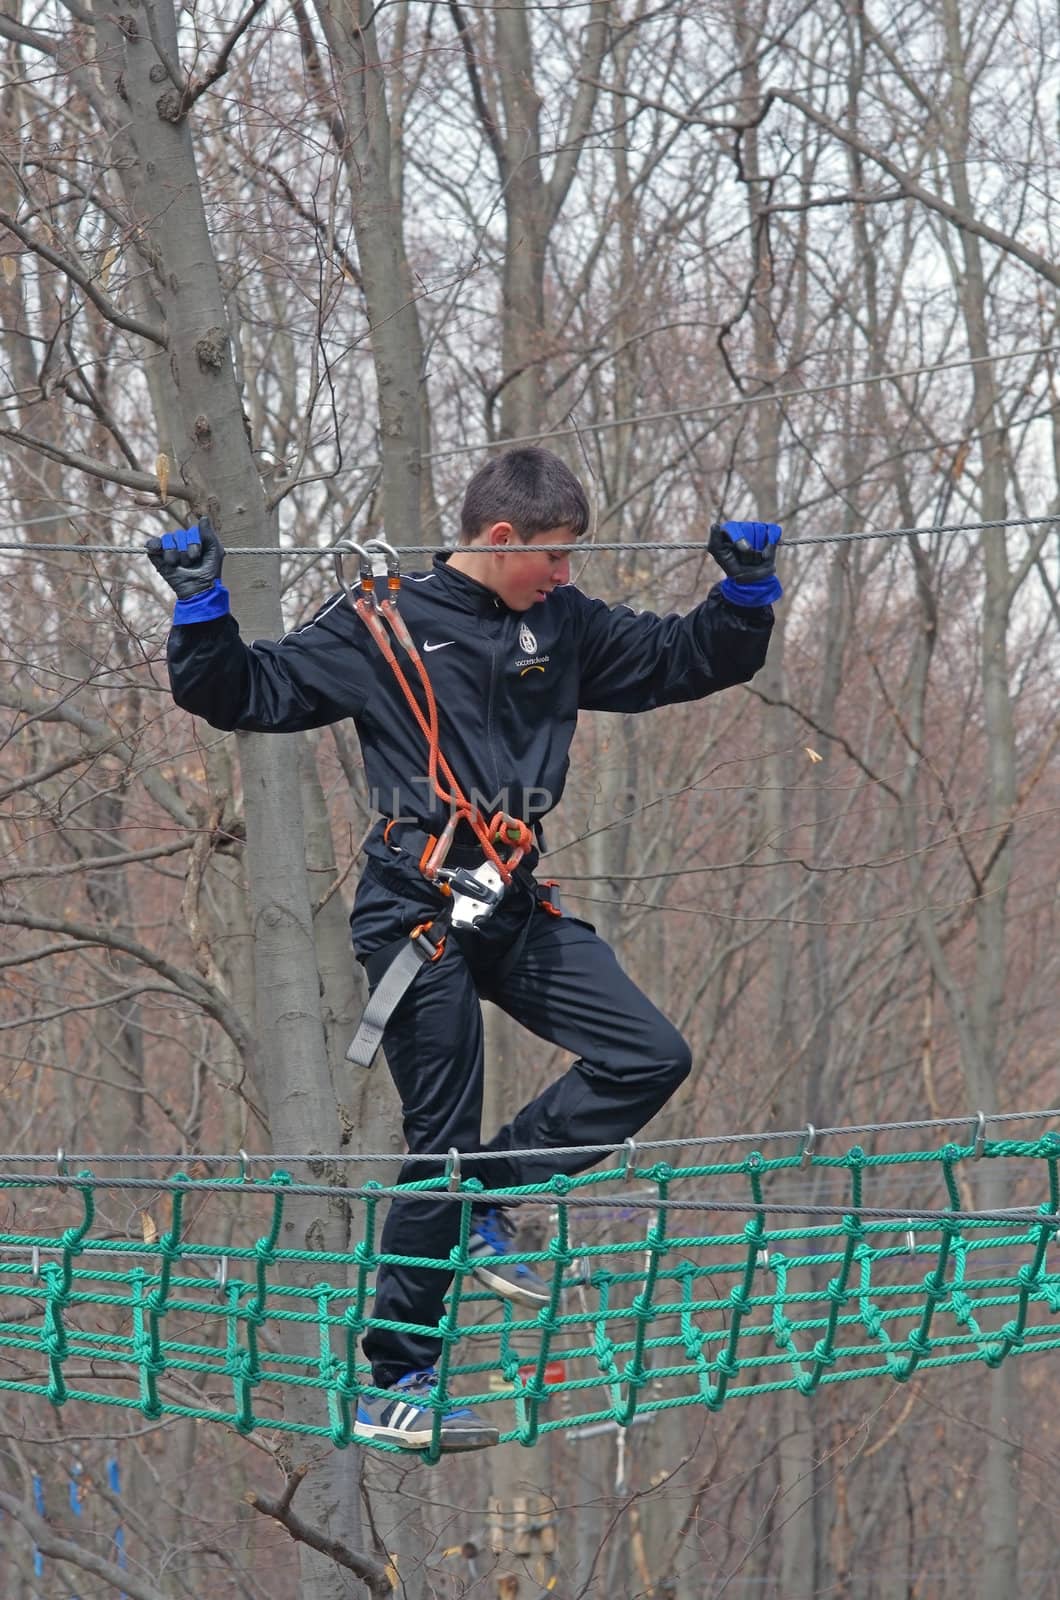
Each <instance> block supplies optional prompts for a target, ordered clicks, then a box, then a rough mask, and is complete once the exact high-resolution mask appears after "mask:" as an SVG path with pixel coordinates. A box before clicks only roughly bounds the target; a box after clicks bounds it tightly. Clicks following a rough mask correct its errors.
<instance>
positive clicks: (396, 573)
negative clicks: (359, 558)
mask: <svg viewBox="0 0 1060 1600" xmlns="http://www.w3.org/2000/svg"><path fill="white" fill-rule="evenodd" d="M364 551H365V554H366V555H367V556H368V557H369V559H370V558H371V557H372V556H374V555H380V556H382V558H383V560H384V561H385V562H386V572H387V577H388V578H399V577H400V576H401V561H400V558H399V556H398V553H397V551H396V550H395V549H394V546H393V545H392V544H389V543H388V542H387V540H386V539H384V538H383V537H382V535H380V536H379V537H378V538H376V539H366V540H365V542H364Z"/></svg>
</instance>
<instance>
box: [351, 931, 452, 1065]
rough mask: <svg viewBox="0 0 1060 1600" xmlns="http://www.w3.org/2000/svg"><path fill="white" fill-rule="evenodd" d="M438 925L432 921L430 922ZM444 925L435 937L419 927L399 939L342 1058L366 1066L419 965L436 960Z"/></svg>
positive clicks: (441, 942) (431, 932) (439, 952)
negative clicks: (396, 949) (397, 946)
mask: <svg viewBox="0 0 1060 1600" xmlns="http://www.w3.org/2000/svg"><path fill="white" fill-rule="evenodd" d="M434 926H435V927H438V926H439V924H438V922H437V921H436V922H435V924H434ZM445 933H446V930H445V926H444V924H443V925H442V926H441V931H440V932H439V934H438V936H437V937H435V934H434V928H421V929H419V931H417V932H414V933H412V934H410V935H409V937H408V938H407V939H404V940H402V944H401V948H400V949H399V950H398V953H397V955H396V956H395V957H394V959H393V960H392V961H391V962H390V963H389V965H388V966H387V969H386V971H385V972H384V973H383V976H382V977H381V978H380V980H379V982H378V984H377V985H376V987H375V989H374V990H373V992H372V997H371V999H370V1000H369V1002H368V1004H367V1006H365V1008H364V1015H363V1016H362V1018H361V1020H360V1023H359V1025H358V1028H357V1032H356V1033H355V1034H354V1036H353V1038H352V1039H351V1041H350V1046H349V1049H348V1050H347V1051H346V1060H347V1061H352V1062H353V1064H354V1065H355V1066H358V1067H370V1066H371V1065H372V1062H373V1061H374V1060H375V1057H376V1053H377V1051H378V1049H379V1046H380V1045H381V1044H382V1042H383V1034H384V1033H385V1032H386V1025H387V1023H388V1022H389V1021H390V1018H391V1017H392V1016H393V1014H394V1012H395V1011H396V1010H397V1008H398V1006H399V1005H400V1004H401V1001H402V1000H403V999H404V997H405V993H406V991H407V990H408V989H409V988H410V986H411V985H412V983H413V981H414V979H415V978H416V976H417V974H418V973H419V971H420V969H421V967H425V966H426V965H427V963H428V962H430V961H437V960H438V959H439V956H440V955H441V947H442V945H444V943H445Z"/></svg>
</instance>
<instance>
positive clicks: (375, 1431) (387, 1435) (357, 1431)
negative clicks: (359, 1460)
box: [353, 1422, 500, 1455]
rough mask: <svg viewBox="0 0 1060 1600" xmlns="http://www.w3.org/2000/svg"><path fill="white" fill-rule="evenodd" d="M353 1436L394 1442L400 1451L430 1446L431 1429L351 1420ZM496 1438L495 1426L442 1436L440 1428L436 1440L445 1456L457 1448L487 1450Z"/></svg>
mask: <svg viewBox="0 0 1060 1600" xmlns="http://www.w3.org/2000/svg"><path fill="white" fill-rule="evenodd" d="M353 1436H354V1438H355V1439H378V1440H379V1441H380V1442H381V1443H383V1444H396V1445H398V1446H399V1447H400V1448H401V1449H402V1450H426V1449H428V1448H429V1446H430V1442H431V1437H432V1430H431V1429H430V1428H416V1429H405V1430H402V1429H401V1428H385V1427H382V1426H381V1425H379V1424H377V1423H374V1422H355V1423H354V1425H353ZM499 1440H500V1432H499V1430H498V1429H496V1428H477V1429H470V1428H469V1429H467V1431H466V1432H462V1433H459V1434H453V1433H450V1434H448V1435H446V1433H445V1432H444V1431H443V1432H442V1434H441V1437H440V1440H439V1443H440V1444H441V1447H442V1450H443V1451H444V1452H445V1454H446V1455H455V1454H457V1453H458V1452H459V1451H461V1450H488V1449H489V1448H490V1446H491V1445H495V1444H497V1443H498V1442H499Z"/></svg>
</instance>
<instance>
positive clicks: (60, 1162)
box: [55, 1145, 70, 1191]
mask: <svg viewBox="0 0 1060 1600" xmlns="http://www.w3.org/2000/svg"><path fill="white" fill-rule="evenodd" d="M55 1171H56V1175H57V1176H58V1177H60V1178H68V1177H69V1176H70V1173H69V1171H68V1169H67V1165H66V1151H65V1150H64V1149H63V1147H62V1145H60V1146H59V1148H58V1150H56V1152H55ZM62 1187H63V1191H65V1188H66V1185H65V1184H64V1185H63V1186H62Z"/></svg>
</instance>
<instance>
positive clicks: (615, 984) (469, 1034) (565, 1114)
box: [364, 894, 691, 1387]
mask: <svg viewBox="0 0 1060 1600" xmlns="http://www.w3.org/2000/svg"><path fill="white" fill-rule="evenodd" d="M513 900H515V901H516V903H515V904H514V905H511V906H510V905H509V904H508V903H507V902H506V903H505V905H504V906H503V907H502V908H501V910H500V911H499V912H498V913H496V914H495V918H494V919H493V921H492V922H491V923H490V924H489V925H488V927H487V929H485V930H484V931H483V932H481V933H478V934H473V935H461V936H460V937H459V939H457V938H455V937H453V936H452V935H451V936H450V938H449V941H448V944H447V945H446V950H445V954H444V955H443V957H442V958H441V960H440V961H438V962H436V963H434V964H433V965H430V966H425V967H424V968H423V969H422V971H421V972H420V973H419V974H418V976H417V978H416V980H415V982H414V984H413V985H412V988H411V989H410V990H409V992H408V994H406V996H405V998H404V999H403V1001H402V1002H401V1004H400V1006H399V1007H398V1009H397V1011H396V1012H395V1014H394V1016H393V1017H392V1018H391V1020H390V1024H389V1026H388V1028H387V1032H386V1037H385V1040H384V1050H385V1052H386V1058H387V1063H388V1065H389V1067H390V1071H391V1073H392V1075H393V1078H394V1082H395V1084H396V1085H397V1089H398V1093H399V1094H400V1096H401V1103H402V1106H403V1108H404V1128H405V1139H406V1143H407V1146H408V1149H409V1150H410V1152H413V1153H428V1152H429V1153H439V1152H440V1153H443V1154H444V1153H445V1152H446V1151H448V1150H450V1149H452V1148H455V1149H457V1150H459V1151H461V1152H463V1151H467V1150H479V1149H488V1150H526V1149H542V1148H543V1149H549V1148H550V1147H552V1148H554V1147H557V1146H563V1145H587V1144H615V1143H619V1142H620V1141H621V1140H623V1139H627V1138H629V1137H630V1136H631V1135H632V1134H634V1133H636V1132H637V1130H638V1129H640V1128H642V1127H643V1126H644V1124H645V1123H646V1122H647V1121H649V1119H650V1118H651V1117H652V1116H654V1114H655V1113H656V1112H657V1111H658V1110H659V1108H660V1107H661V1106H662V1105H663V1104H664V1103H665V1102H666V1100H668V1099H669V1097H670V1095H672V1094H673V1092H674V1090H675V1089H676V1088H677V1086H678V1085H679V1084H680V1083H681V1082H682V1081H683V1080H684V1079H685V1078H686V1077H687V1075H688V1073H689V1071H690V1069H691V1057H690V1055H689V1049H688V1046H687V1044H686V1043H685V1041H684V1039H683V1038H682V1037H681V1035H680V1034H679V1033H678V1031H677V1029H676V1028H674V1027H673V1026H672V1024H671V1023H669V1022H667V1020H666V1018H665V1017H664V1016H663V1015H662V1013H661V1012H660V1011H658V1010H657V1009H656V1007H655V1006H653V1005H652V1003H651V1001H650V1000H648V999H647V998H646V997H645V996H644V995H643V994H642V993H641V991H640V990H639V989H638V988H637V986H636V984H635V983H633V982H632V980H631V979H630V978H629V977H627V975H626V974H625V973H624V972H623V970H622V968H621V967H620V966H619V964H618V961H617V959H616V957H615V954H614V952H613V951H612V949H611V948H610V946H609V945H608V944H607V943H605V941H604V940H603V939H601V938H600V937H599V936H598V934H597V933H596V932H595V931H594V930H593V929H592V928H591V927H590V926H589V924H588V923H583V922H578V921H575V920H573V919H569V918H567V917H562V918H559V917H554V916H551V915H549V914H548V913H547V912H545V911H543V910H542V909H541V908H540V907H538V908H536V909H533V908H531V905H530V900H529V896H525V897H524V895H523V894H519V895H518V896H513ZM527 919H528V921H527ZM520 926H521V927H522V928H523V929H524V937H523V943H522V947H521V949H520V950H519V954H518V957H517V959H516V960H515V962H514V964H511V967H510V970H509V971H507V972H505V971H504V965H505V962H504V956H505V952H506V951H509V950H511V949H512V947H513V941H514V940H515V939H516V938H517V937H518V936H519V935H518V931H517V930H518V928H519V927H520ZM368 966H369V975H370V977H372V978H375V979H376V980H377V979H378V973H373V972H372V967H371V963H368ZM480 998H482V999H487V1000H491V1001H493V1002H494V1004H496V1005H498V1006H500V1007H501V1009H502V1010H504V1011H506V1012H507V1013H508V1014H509V1016H511V1017H514V1018H515V1019H516V1021H517V1022H520V1023H522V1024H523V1026H524V1027H525V1028H527V1029H529V1031H530V1032H531V1033H533V1034H536V1035H537V1037H538V1038H539V1039H544V1040H546V1041H547V1042H548V1043H549V1044H554V1045H558V1046H559V1047H560V1048H561V1049H563V1050H565V1051H569V1052H570V1053H571V1054H572V1055H574V1056H575V1057H576V1058H577V1059H576V1060H575V1061H574V1063H573V1065H572V1066H571V1067H570V1068H569V1070H568V1071H567V1072H565V1073H564V1074H563V1075H562V1076H561V1077H559V1078H557V1079H556V1080H555V1082H553V1083H551V1084H549V1086H548V1087H547V1088H546V1089H545V1090H544V1091H543V1092H542V1093H541V1094H539V1095H538V1096H537V1098H536V1099H535V1100H532V1101H531V1102H530V1104H529V1105H526V1106H524V1107H523V1109H522V1110H521V1111H519V1112H517V1114H516V1115H515V1116H514V1117H513V1119H512V1121H511V1122H509V1123H507V1124H506V1125H505V1126H504V1127H503V1128H501V1130H500V1132H499V1133H498V1134H497V1135H496V1136H495V1137H494V1138H493V1139H492V1140H491V1141H490V1142H489V1144H488V1145H485V1146H483V1144H482V1142H481V1141H482V1135H481V1115H482V1080H483V1059H482V1014H481V1010H480V1007H479V999H480ZM596 1159H597V1158H596V1157H593V1156H589V1157H584V1156H582V1157H579V1156H576V1155H555V1156H552V1155H543V1156H537V1157H532V1158H526V1157H523V1158H519V1159H512V1160H491V1161H488V1162H482V1163H480V1164H478V1165H477V1166H476V1164H475V1162H474V1161H473V1160H471V1161H465V1162H464V1163H463V1166H462V1171H463V1174H464V1176H465V1177H478V1178H481V1180H482V1182H483V1183H484V1184H486V1185H487V1186H488V1187H498V1188H500V1187H514V1186H516V1185H520V1184H528V1183H540V1182H543V1181H545V1180H547V1179H548V1178H550V1177H552V1176H553V1175H554V1174H555V1173H557V1172H565V1173H575V1172H580V1171H581V1170H583V1169H584V1168H585V1167H588V1166H592V1165H593V1163H594V1161H595V1160H596ZM436 1171H437V1169H436V1168H434V1167H433V1165H432V1166H431V1167H430V1168H425V1167H424V1164H423V1163H418V1162H413V1163H410V1164H408V1165H406V1166H405V1167H403V1168H402V1170H401V1176H400V1179H399V1181H400V1182H402V1183H410V1182H413V1181H415V1180H416V1179H417V1178H421V1179H422V1178H423V1177H425V1176H427V1175H428V1174H430V1175H432V1176H433V1175H434V1174H435V1173H436ZM460 1209H461V1208H460V1207H459V1206H458V1205H456V1204H455V1203H454V1202H452V1201H447V1200H435V1199H433V1198H431V1197H429V1196H421V1197H417V1198H415V1199H409V1200H396V1201H393V1202H392V1203H391V1207H390V1211H389V1214H388V1216H387V1219H386V1222H385V1224H384V1227H383V1230H382V1237H381V1248H382V1250H383V1251H384V1252H387V1253H393V1254H395V1255H409V1256H430V1257H435V1258H438V1259H440V1260H444V1259H445V1258H446V1257H447V1256H448V1255H449V1252H450V1250H451V1249H452V1247H453V1245H454V1244H455V1243H456V1242H457V1238H458V1234H459V1226H460ZM450 1280H451V1274H450V1273H449V1272H447V1271H444V1270H436V1269H433V1268H423V1267H420V1268H409V1267H395V1266H385V1265H384V1266H383V1267H382V1268H381V1269H380V1272H379V1277H378V1283H377V1287H376V1297H375V1305H374V1315H375V1316H376V1317H383V1318H388V1319H392V1320H394V1321H400V1322H417V1323H421V1324H426V1325H427V1326H431V1327H433V1326H435V1325H436V1324H437V1323H438V1321H439V1319H440V1317H441V1316H442V1312H443V1302H444V1297H445V1292H446V1290H447V1288H448V1285H449V1283H450ZM364 1348H365V1353H366V1355H367V1356H368V1359H369V1360H370V1361H371V1363H372V1369H373V1374H374V1377H375V1381H376V1383H378V1384H380V1385H382V1386H384V1387H385V1386H387V1385H389V1384H392V1383H395V1382H396V1381H397V1379H398V1378H400V1377H403V1376H404V1375H405V1373H407V1372H410V1371H416V1370H419V1369H421V1368H423V1367H429V1366H431V1365H432V1364H433V1363H434V1362H435V1360H436V1359H437V1356H438V1354H439V1352H440V1350H441V1340H440V1339H437V1338H431V1337H428V1336H426V1335H419V1334H405V1333H394V1332H392V1331H390V1330H387V1329H380V1328H373V1329H369V1331H368V1333H367V1335H366V1337H365V1340H364Z"/></svg>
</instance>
